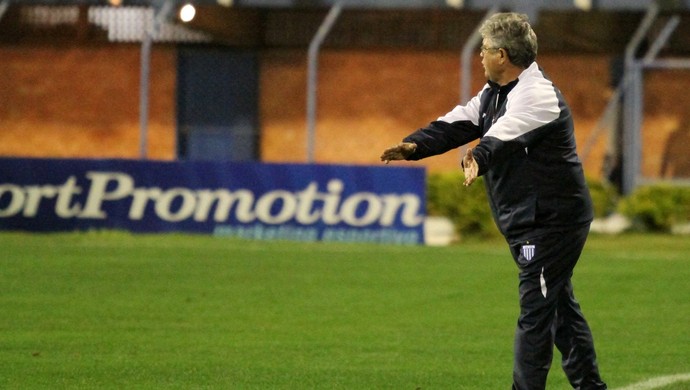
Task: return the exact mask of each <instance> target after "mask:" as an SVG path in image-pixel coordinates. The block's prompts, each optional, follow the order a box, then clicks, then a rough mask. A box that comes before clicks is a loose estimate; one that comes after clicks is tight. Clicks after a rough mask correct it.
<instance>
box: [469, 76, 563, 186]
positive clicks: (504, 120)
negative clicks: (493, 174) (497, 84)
mask: <svg viewBox="0 0 690 390" xmlns="http://www.w3.org/2000/svg"><path fill="white" fill-rule="evenodd" d="M560 115H561V107H560V100H559V97H558V95H557V93H556V91H555V87H554V86H553V85H552V84H551V83H550V82H549V81H548V80H539V81H538V82H537V83H536V84H535V85H530V86H527V87H526V88H524V89H521V90H519V91H516V93H515V94H514V96H510V95H509V96H508V101H507V103H506V112H505V114H504V115H503V116H501V117H500V118H498V120H497V121H496V123H494V124H493V125H492V126H491V128H490V129H489V131H488V132H487V133H486V134H485V135H484V136H483V137H482V139H481V141H480V142H479V144H478V145H477V146H476V147H475V148H474V149H473V151H472V153H473V155H474V159H475V160H476V161H477V164H478V165H479V175H483V174H484V173H486V171H487V170H488V169H489V168H491V166H492V165H494V164H496V163H498V162H500V161H503V160H504V159H506V158H507V157H509V156H510V155H511V154H513V153H517V152H520V153H529V147H530V146H531V145H533V144H534V143H536V142H538V141H539V140H540V139H542V138H543V137H544V136H545V135H546V134H547V133H548V132H549V130H552V126H549V125H550V124H553V123H556V122H557V121H558V119H559V117H560Z"/></svg>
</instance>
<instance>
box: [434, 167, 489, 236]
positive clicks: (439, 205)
mask: <svg viewBox="0 0 690 390" xmlns="http://www.w3.org/2000/svg"><path fill="white" fill-rule="evenodd" d="M462 182H463V175H462V173H460V172H459V171H458V172H448V173H435V174H431V175H429V178H428V181H427V213H428V214H429V215H433V216H445V217H447V218H448V219H450V220H451V221H452V222H453V224H454V225H455V231H456V233H457V234H458V235H459V236H460V237H463V236H479V237H497V236H500V233H499V231H498V229H497V228H496V225H495V224H494V221H493V218H492V217H491V210H490V209H489V204H488V200H487V198H486V191H485V190H484V182H483V180H482V178H481V177H480V178H478V179H477V181H476V182H475V183H474V184H472V185H471V186H469V187H465V186H463V185H462Z"/></svg>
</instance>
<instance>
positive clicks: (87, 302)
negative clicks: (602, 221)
mask: <svg viewBox="0 0 690 390" xmlns="http://www.w3.org/2000/svg"><path fill="white" fill-rule="evenodd" d="M0 248H2V249H1V251H2V255H1V256H0V291H2V293H1V294H0V312H1V313H2V317H1V318H0V388H9V389H32V388H51V389H52V388H80V389H107V388H117V389H125V388H126V389H154V388H155V389H159V388H170V389H176V388H177V389H192V388H196V389H201V388H209V389H210V388H214V389H410V390H414V389H418V388H421V389H481V390H487V389H488V390H493V389H508V388H510V384H511V371H512V343H513V341H512V340H513V332H514V326H515V321H516V319H517V314H518V302H517V300H518V297H517V269H516V267H515V265H514V264H513V262H512V259H511V258H510V256H509V254H508V250H507V246H506V245H505V244H504V243H503V242H501V241H492V242H468V243H464V244H460V245H457V246H453V247H446V248H432V247H400V246H386V245H359V244H325V243H308V244H305V243H290V242H264V241H238V240H229V239H221V238H213V237H206V236H191V235H140V236H135V235H130V234H126V233H117V232H94V233H81V234H24V233H1V234H0ZM575 271H576V272H575V277H574V284H575V291H576V295H577V296H578V298H579V300H580V303H581V304H582V307H583V310H584V311H585V314H586V315H587V317H588V319H589V321H590V325H591V327H592V330H593V332H594V337H595V343H596V346H597V350H598V354H599V363H600V368H601V371H602V375H603V376H604V379H605V380H606V381H607V382H608V383H609V386H610V388H611V389H618V388H623V387H625V386H628V385H630V384H631V383H636V382H640V381H643V380H647V379H650V378H654V377H659V376H664V375H673V374H682V373H690V239H689V238H688V237H673V236H661V235H649V236H644V235H623V236H616V237H608V236H596V235H593V236H591V237H590V241H589V242H588V244H587V247H586V248H585V252H584V254H583V256H582V258H581V260H580V264H579V265H578V267H577V268H576V270H575ZM555 356H556V359H558V358H559V357H560V356H559V355H558V352H556V354H555ZM567 388H569V386H568V384H567V381H566V380H565V377H564V375H563V374H562V371H561V370H560V367H559V366H558V362H557V360H555V361H554V366H553V367H552V370H551V374H550V375H549V389H567ZM661 388H663V389H664V390H671V389H673V390H678V389H688V388H690V382H689V381H685V382H682V383H675V384H673V385H668V386H665V387H661Z"/></svg>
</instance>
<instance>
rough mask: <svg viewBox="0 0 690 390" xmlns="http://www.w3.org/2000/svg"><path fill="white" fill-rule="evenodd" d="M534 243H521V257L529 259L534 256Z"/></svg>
mask: <svg viewBox="0 0 690 390" xmlns="http://www.w3.org/2000/svg"><path fill="white" fill-rule="evenodd" d="M534 247H535V246H534V245H523V246H522V257H524V258H525V260H527V261H530V260H532V258H533V257H534Z"/></svg>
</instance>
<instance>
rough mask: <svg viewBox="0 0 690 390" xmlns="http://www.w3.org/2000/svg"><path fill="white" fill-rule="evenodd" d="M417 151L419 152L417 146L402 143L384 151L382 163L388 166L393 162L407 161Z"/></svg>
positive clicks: (410, 143)
mask: <svg viewBox="0 0 690 390" xmlns="http://www.w3.org/2000/svg"><path fill="white" fill-rule="evenodd" d="M415 150H417V144H415V143H412V142H402V143H399V144H397V145H395V146H392V147H390V148H388V149H386V150H384V151H383V153H382V154H381V161H384V162H385V163H386V164H388V163H389V162H391V161H393V160H406V159H407V157H409V156H410V155H411V154H412V153H414V151H415Z"/></svg>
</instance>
